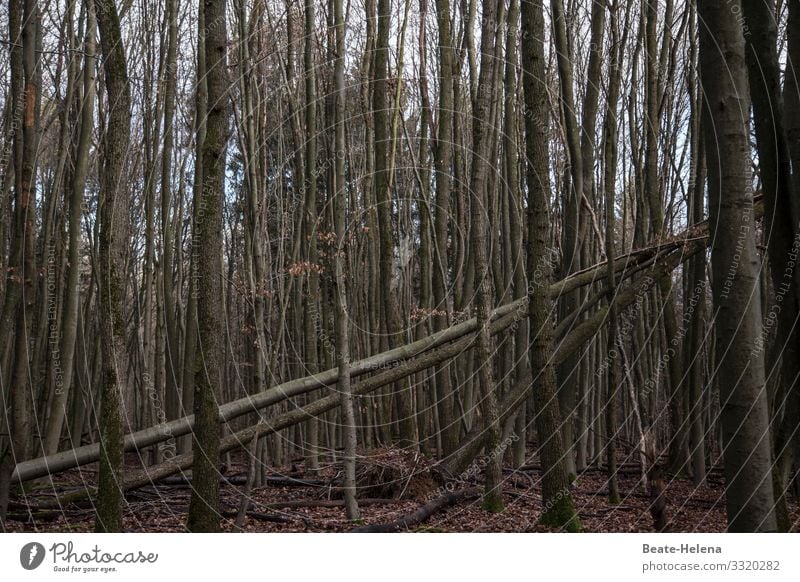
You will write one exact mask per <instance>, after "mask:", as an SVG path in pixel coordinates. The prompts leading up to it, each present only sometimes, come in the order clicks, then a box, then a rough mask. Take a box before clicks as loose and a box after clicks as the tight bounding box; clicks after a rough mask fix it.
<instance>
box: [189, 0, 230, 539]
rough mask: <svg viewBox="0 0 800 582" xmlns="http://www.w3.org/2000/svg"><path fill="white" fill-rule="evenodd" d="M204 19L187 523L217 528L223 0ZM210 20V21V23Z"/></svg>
mask: <svg viewBox="0 0 800 582" xmlns="http://www.w3.org/2000/svg"><path fill="white" fill-rule="evenodd" d="M202 1H203V2H204V17H205V22H206V23H211V24H209V25H207V26H205V27H204V28H201V29H200V31H199V34H200V35H201V36H202V37H203V40H204V44H205V46H204V49H205V50H204V52H205V64H206V69H205V71H204V72H205V78H206V84H207V87H208V92H207V98H208V114H207V118H206V124H205V125H206V127H205V140H204V142H203V147H202V156H203V161H202V164H203V174H202V176H203V180H202V192H201V198H200V200H199V205H200V208H199V211H198V213H197V214H196V216H195V218H196V222H195V224H194V227H193V237H194V243H195V244H196V245H197V248H196V249H193V253H194V254H195V256H194V257H193V260H194V261H196V262H195V263H194V264H195V269H196V271H195V273H194V274H193V276H194V277H196V278H197V280H196V282H195V284H196V287H195V291H196V292H197V297H196V301H197V331H198V334H197V339H198V350H197V354H196V362H195V370H194V392H195V394H194V414H195V432H194V438H193V440H192V450H193V452H194V455H195V458H196V459H197V461H198V462H197V463H195V466H194V475H193V483H194V487H193V488H192V498H191V501H190V504H189V518H188V522H187V526H186V527H187V528H188V529H189V530H190V531H193V532H213V531H218V530H219V469H218V463H219V438H220V435H219V431H220V426H219V403H218V401H217V390H218V389H219V387H220V386H221V381H222V369H223V368H222V366H223V364H222V362H223V358H224V351H223V338H224V336H225V325H224V321H223V313H224V307H223V297H222V206H223V201H224V192H225V150H226V144H227V141H228V128H227V125H228V98H227V92H228V79H227V71H226V63H227V59H226V56H227V46H228V34H227V26H226V21H225V0H202ZM212 24H213V25H212Z"/></svg>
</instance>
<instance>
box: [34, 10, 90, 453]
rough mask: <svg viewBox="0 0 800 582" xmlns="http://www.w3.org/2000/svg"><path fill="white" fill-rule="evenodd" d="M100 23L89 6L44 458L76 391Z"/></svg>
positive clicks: (53, 445)
mask: <svg viewBox="0 0 800 582" xmlns="http://www.w3.org/2000/svg"><path fill="white" fill-rule="evenodd" d="M96 28H97V21H96V19H95V15H94V3H93V2H88V3H87V6H86V40H85V42H84V55H85V56H84V65H83V104H82V107H81V120H80V130H79V132H80V133H79V136H78V147H77V150H76V152H75V167H74V169H73V175H72V182H71V184H70V191H69V195H70V198H69V255H68V260H67V261H68V263H69V264H68V271H67V283H66V297H65V299H64V314H63V325H62V333H63V335H62V336H61V344H60V346H61V349H60V352H61V353H60V357H61V362H62V366H63V369H62V371H61V381H60V382H59V381H58V380H57V381H56V389H55V393H54V397H53V399H52V400H51V402H50V414H49V415H48V424H47V433H46V436H45V443H44V454H45V455H52V454H53V453H55V452H56V451H57V450H58V443H59V439H60V438H61V430H62V428H63V426H64V419H65V417H66V415H67V400H68V397H69V393H70V390H71V388H72V376H73V370H74V361H75V358H74V356H75V340H76V337H77V331H78V310H79V308H80V288H79V284H78V283H79V275H80V270H81V265H80V249H81V244H82V243H81V239H80V235H81V217H82V216H83V194H84V189H85V187H86V173H87V171H88V166H89V147H90V145H91V141H92V130H93V128H94V98H95V67H96V66H97V58H96V56H95V38H94V35H95V30H96Z"/></svg>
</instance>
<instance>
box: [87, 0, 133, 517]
mask: <svg viewBox="0 0 800 582" xmlns="http://www.w3.org/2000/svg"><path fill="white" fill-rule="evenodd" d="M95 9H96V12H97V24H98V28H99V30H100V44H101V47H102V51H103V59H104V69H105V85H106V98H107V100H108V106H107V115H108V122H107V125H106V132H105V135H104V141H103V169H102V173H101V178H100V181H101V197H100V217H99V222H100V241H99V248H100V253H99V273H98V280H99V283H100V305H99V309H100V341H101V347H102V379H101V388H100V399H101V405H102V412H101V415H100V442H101V447H100V448H101V455H100V474H99V478H98V479H99V481H98V491H97V521H96V523H95V529H96V531H105V532H115V531H120V530H121V529H122V490H121V489H120V480H121V477H122V474H121V473H122V461H123V449H122V438H123V432H122V419H121V410H120V409H121V405H122V392H123V387H124V386H125V374H126V370H127V357H126V346H125V317H124V313H123V303H124V295H125V279H124V277H125V253H126V251H127V246H128V221H129V206H128V197H127V193H126V192H125V191H124V190H123V187H122V185H123V184H124V183H125V157H126V155H127V152H128V147H129V145H130V126H131V96H130V86H129V84H128V70H127V64H126V62H125V47H124V45H123V44H122V31H121V30H120V24H119V16H118V15H117V9H116V6H115V4H114V3H113V2H105V1H103V0H95Z"/></svg>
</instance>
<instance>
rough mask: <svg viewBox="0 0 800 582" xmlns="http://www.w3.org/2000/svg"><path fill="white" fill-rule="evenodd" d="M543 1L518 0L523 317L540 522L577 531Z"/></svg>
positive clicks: (577, 521)
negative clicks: (564, 427)
mask: <svg viewBox="0 0 800 582" xmlns="http://www.w3.org/2000/svg"><path fill="white" fill-rule="evenodd" d="M543 12H544V11H543V6H542V0H531V1H524V2H522V35H521V36H522V54H521V56H522V71H523V87H524V91H525V106H526V108H527V112H528V114H527V115H526V116H525V154H526V157H527V170H526V181H527V185H528V192H529V202H528V266H527V270H528V280H529V281H530V283H529V287H530V285H535V286H536V287H535V288H533V289H530V294H529V304H528V319H529V322H530V324H529V325H530V333H531V335H532V336H533V340H532V342H531V345H530V359H531V368H532V369H533V370H534V374H536V375H535V376H534V385H533V390H534V404H535V407H536V412H535V414H536V416H535V423H536V433H537V436H538V440H539V457H540V460H541V464H542V469H543V471H542V473H543V477H542V504H543V505H544V507H545V510H544V512H543V513H542V516H541V518H540V521H541V522H542V523H544V524H546V525H550V526H553V527H559V528H564V529H566V530H568V531H577V530H579V529H580V527H581V525H580V521H579V519H578V515H577V513H576V512H575V507H574V505H573V503H572V497H571V495H570V491H569V485H570V477H569V473H568V467H567V462H566V458H565V450H566V447H565V445H564V443H563V441H562V433H561V431H560V430H559V428H560V426H561V415H560V412H559V406H558V400H557V399H556V394H557V388H556V387H557V384H556V374H555V368H554V366H553V358H552V355H553V338H552V325H553V323H552V320H551V314H552V300H551V298H550V296H549V294H548V293H547V292H546V289H547V288H548V286H549V283H550V281H551V278H552V268H551V265H550V262H549V261H548V260H546V259H545V260H542V258H543V257H547V256H548V253H549V252H550V251H549V248H548V242H547V241H548V238H549V237H548V230H549V228H550V212H549V206H548V199H549V196H550V169H549V167H548V157H549V151H548V150H549V147H548V137H549V136H548V131H547V130H548V125H549V124H548V117H549V116H548V111H547V81H546V79H547V77H546V75H545V56H544V14H543Z"/></svg>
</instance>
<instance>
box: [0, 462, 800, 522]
mask: <svg viewBox="0 0 800 582" xmlns="http://www.w3.org/2000/svg"><path fill="white" fill-rule="evenodd" d="M381 455H382V456H381V457H380V458H379V460H378V461H376V462H373V461H375V457H372V458H370V460H368V461H367V462H366V463H365V464H366V465H367V467H368V469H370V468H372V469H374V468H375V467H376V466H379V467H380V470H379V471H377V472H376V471H374V470H373V471H371V472H370V471H363V470H362V471H361V473H360V478H361V479H362V480H363V479H367V478H371V479H373V480H374V478H375V476H376V475H378V478H385V477H387V476H389V478H390V480H392V481H393V482H392V483H389V484H388V486H386V487H382V486H381V484H380V483H378V484H377V486H376V483H374V482H373V483H370V484H369V485H368V486H367V487H365V488H364V491H363V494H362V493H360V494H359V496H360V497H363V499H361V517H362V525H371V524H384V523H390V522H393V521H395V520H398V519H401V518H403V517H404V516H406V515H408V514H410V513H411V512H413V511H415V510H416V509H418V508H419V507H420V506H421V505H422V504H424V503H426V502H429V501H431V500H432V499H435V498H436V497H438V496H439V495H441V494H442V493H443V492H444V491H443V490H440V489H437V488H436V484H435V483H434V482H433V481H432V480H431V479H430V478H429V476H428V473H427V467H426V466H425V465H424V463H422V464H419V463H418V462H416V461H412V460H411V459H409V458H408V456H407V455H406V456H404V455H403V454H401V453H399V452H396V451H391V450H388V451H387V450H383V451H382V452H381ZM128 462H129V464H130V465H133V464H135V463H136V461H135V460H134V459H129V461H128ZM398 469H399V472H397V470H398ZM246 470H247V468H246V465H245V464H244V463H243V462H242V463H238V462H233V463H232V464H231V465H230V467H229V469H228V471H226V474H225V477H224V479H223V481H222V482H221V485H220V498H221V499H220V510H221V512H222V514H223V517H222V529H223V531H237V529H238V528H237V527H236V525H235V520H236V513H237V510H238V508H239V506H240V504H241V500H242V493H243V491H244V481H245V480H246ZM392 471H395V472H392ZM95 476H96V470H95V469H92V468H91V467H90V468H89V469H88V470H87V469H86V468H83V469H73V470H71V471H68V472H66V473H63V474H60V475H59V476H58V478H57V479H54V480H53V483H52V484H51V483H50V482H49V480H47V482H46V483H41V482H40V483H38V484H37V485H35V486H34V487H33V488H30V490H29V491H28V492H27V493H26V494H25V495H24V497H23V496H17V498H16V503H12V506H11V508H10V511H9V513H10V514H11V516H12V520H10V521H9V523H8V525H9V526H10V527H9V529H10V530H11V531H20V532H23V531H25V532H30V531H37V532H87V531H92V530H93V527H94V507H93V505H92V503H91V502H89V501H86V502H82V503H77V504H70V505H65V506H64V507H62V508H61V509H60V510H57V511H53V510H49V511H47V510H42V511H34V512H33V519H31V516H30V514H29V513H28V512H27V511H26V508H28V507H35V505H36V499H47V498H52V497H53V492H54V490H56V491H59V492H60V493H63V492H67V491H71V490H74V489H76V488H78V487H82V486H84V485H85V484H87V482H93V481H94V479H95ZM339 477H340V474H339V467H338V466H336V465H331V466H327V467H322V468H321V469H320V471H319V472H318V473H317V474H316V475H313V476H310V475H306V474H305V473H304V472H303V471H302V469H301V468H299V466H298V465H292V466H291V467H283V468H282V469H281V470H277V469H274V468H273V469H272V471H271V472H270V473H269V479H268V481H269V483H268V484H267V485H265V486H263V487H254V488H252V490H251V491H250V493H249V496H248V497H249V499H250V505H249V507H248V516H247V518H246V520H245V522H244V526H243V527H242V528H241V530H243V531H248V532H346V531H349V530H351V529H353V527H354V525H353V524H352V523H350V522H348V521H347V519H346V518H345V513H344V506H343V503H342V500H341V490H340V489H339V488H338V486H337V483H338V478H339ZM479 484H480V479H476V480H473V481H472V482H471V483H467V482H465V483H463V484H461V485H459V486H457V487H456V488H455V490H458V489H459V488H461V487H464V488H467V487H474V486H475V485H479ZM619 485H620V494H621V502H620V503H619V504H617V505H610V504H609V503H608V489H607V482H606V477H605V474H604V472H602V471H601V470H599V469H597V468H589V469H587V470H586V471H584V472H583V473H581V474H580V475H579V476H578V479H577V480H576V481H575V483H574V484H573V487H572V489H571V491H570V493H571V495H572V498H573V501H574V503H575V506H576V508H577V510H578V513H579V516H580V519H581V523H582V525H583V530H584V531H586V532H652V531H654V529H653V525H652V524H653V521H652V518H651V516H650V513H649V507H650V498H649V496H648V495H647V493H646V491H645V490H644V487H643V486H642V483H641V476H640V474H639V473H638V471H637V469H636V468H635V467H632V466H629V467H623V470H622V471H621V473H620V476H619ZM449 490H450V489H448V491H449ZM190 495H191V483H190V482H189V481H188V480H187V479H185V478H182V477H177V478H169V479H166V480H163V481H161V482H159V483H158V484H156V485H151V486H148V487H143V488H140V489H137V490H135V491H130V492H128V494H127V495H126V503H125V507H124V526H125V530H126V531H129V532H182V531H185V527H184V524H185V522H186V512H187V508H188V506H189V498H190ZM665 496H666V499H667V519H668V527H667V531H671V532H724V531H725V527H726V519H725V498H724V489H723V483H722V476H721V474H719V473H718V472H715V471H712V472H711V473H710V475H709V478H708V483H707V485H705V486H702V487H697V488H696V487H694V485H693V484H692V482H691V480H688V479H683V478H675V479H672V480H671V481H670V480H668V485H667V488H666V491H665ZM503 499H504V501H505V509H504V511H502V512H500V513H490V512H487V511H485V510H483V509H482V508H481V503H480V498H476V497H474V496H473V497H471V498H469V499H467V500H464V501H462V502H460V503H458V504H456V505H453V506H451V507H449V508H447V509H444V510H442V511H439V512H437V513H434V514H433V515H432V516H431V517H430V518H429V519H428V520H427V521H425V522H424V523H422V524H419V525H417V526H414V527H411V528H409V529H408V531H417V532H546V531H552V530H548V529H547V528H544V527H542V526H539V525H537V521H538V518H539V516H540V514H541V512H542V502H541V478H540V471H539V470H538V469H537V468H536V467H535V466H530V467H523V469H522V470H519V469H518V470H511V469H506V470H505V480H504V483H503ZM22 501H25V502H26V503H24V504H23V503H21V502H22ZM790 512H791V519H792V522H793V523H794V524H795V528H794V531H797V526H798V525H799V524H800V506H798V503H797V501H796V500H793V501H792V502H790ZM26 517H27V519H26Z"/></svg>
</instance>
